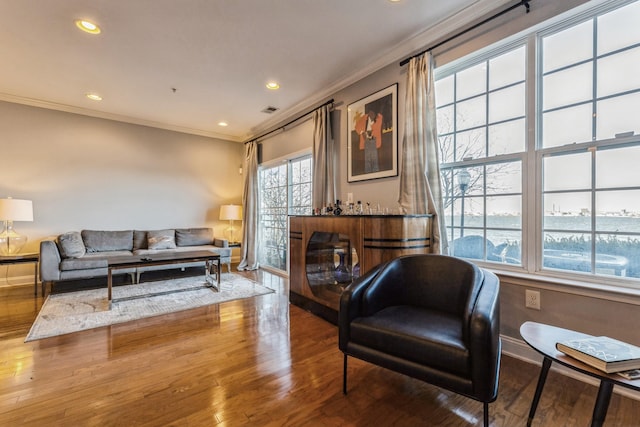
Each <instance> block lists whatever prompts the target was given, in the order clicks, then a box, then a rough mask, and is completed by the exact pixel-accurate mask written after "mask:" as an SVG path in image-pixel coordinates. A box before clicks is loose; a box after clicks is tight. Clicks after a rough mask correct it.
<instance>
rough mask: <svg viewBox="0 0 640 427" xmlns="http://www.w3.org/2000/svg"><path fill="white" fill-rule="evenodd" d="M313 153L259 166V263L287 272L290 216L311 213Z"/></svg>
mask: <svg viewBox="0 0 640 427" xmlns="http://www.w3.org/2000/svg"><path fill="white" fill-rule="evenodd" d="M311 163H312V162H311V156H305V157H301V158H296V159H293V160H288V161H286V162H284V163H283V162H280V163H278V164H276V165H275V166H266V167H262V168H260V174H259V183H260V184H259V185H260V212H259V218H260V220H259V224H260V230H259V235H260V239H259V254H260V265H262V266H266V267H271V268H275V269H277V270H283V271H285V270H286V269H287V243H288V240H289V230H288V227H287V224H288V221H287V219H288V215H289V214H292V215H310V214H311V177H312V173H311V172H312V169H311Z"/></svg>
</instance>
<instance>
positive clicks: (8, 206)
mask: <svg viewBox="0 0 640 427" xmlns="http://www.w3.org/2000/svg"><path fill="white" fill-rule="evenodd" d="M0 221H33V202H31V200H20V199H11V198H7V199H0Z"/></svg>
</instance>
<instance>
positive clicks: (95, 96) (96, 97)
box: [86, 93, 102, 101]
mask: <svg viewBox="0 0 640 427" xmlns="http://www.w3.org/2000/svg"><path fill="white" fill-rule="evenodd" d="M86 95H87V98H89V99H90V100H92V101H102V97H101V96H100V95H98V94H97V93H87V94H86Z"/></svg>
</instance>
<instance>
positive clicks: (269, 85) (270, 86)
mask: <svg viewBox="0 0 640 427" xmlns="http://www.w3.org/2000/svg"><path fill="white" fill-rule="evenodd" d="M267 89H271V90H276V89H280V85H279V84H278V83H276V82H269V83H267Z"/></svg>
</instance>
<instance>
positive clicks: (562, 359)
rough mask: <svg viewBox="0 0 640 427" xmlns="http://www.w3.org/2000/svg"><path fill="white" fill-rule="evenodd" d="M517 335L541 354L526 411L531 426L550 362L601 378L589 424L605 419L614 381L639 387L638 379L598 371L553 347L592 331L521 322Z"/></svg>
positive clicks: (631, 387)
mask: <svg viewBox="0 0 640 427" xmlns="http://www.w3.org/2000/svg"><path fill="white" fill-rule="evenodd" d="M520 335H522V338H523V339H524V341H525V342H526V343H527V344H529V345H530V346H531V348H533V349H534V350H536V351H537V352H538V353H540V354H541V355H542V356H543V357H544V359H543V361H542V369H541V370H540V376H539V377H538V385H537V386H536V391H535V394H534V396H533V402H532V403H531V409H530V411H529V418H528V419H527V426H531V422H532V421H533V417H534V415H535V413H536V408H537V407H538V402H539V401H540V395H541V394H542V389H543V388H544V383H545V381H546V379H547V374H548V373H549V368H550V367H551V363H552V362H556V363H559V364H561V365H564V366H566V367H567V368H569V369H573V370H574V371H577V372H580V373H582V374H585V375H588V376H590V377H592V378H595V379H597V380H598V381H600V387H599V388H598V396H597V397H596V402H595V405H594V408H593V415H592V418H591V426H592V427H601V426H602V424H603V423H604V419H605V417H606V416H607V409H608V408H609V401H610V400H611V392H612V391H613V386H614V385H617V386H619V387H625V388H629V389H631V390H635V391H640V380H627V379H625V378H624V377H622V376H620V375H617V374H607V373H606V372H603V371H600V370H598V369H596V368H594V367H592V366H589V365H587V364H586V363H582V362H580V361H579V360H577V359H574V358H573V357H571V356H567V355H566V354H564V353H562V352H560V351H558V350H556V343H557V342H558V341H567V340H572V339H580V338H590V337H591V335H587V334H584V333H581V332H577V331H572V330H570V329H563V328H558V327H556V326H551V325H545V324H542V323H536V322H525V323H523V324H522V325H521V326H520Z"/></svg>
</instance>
